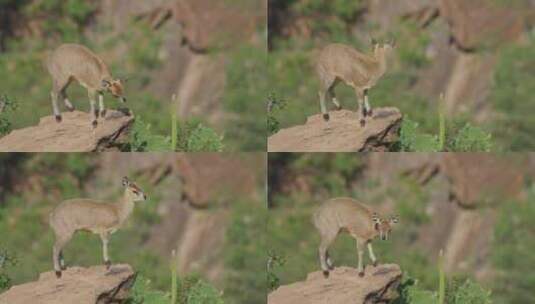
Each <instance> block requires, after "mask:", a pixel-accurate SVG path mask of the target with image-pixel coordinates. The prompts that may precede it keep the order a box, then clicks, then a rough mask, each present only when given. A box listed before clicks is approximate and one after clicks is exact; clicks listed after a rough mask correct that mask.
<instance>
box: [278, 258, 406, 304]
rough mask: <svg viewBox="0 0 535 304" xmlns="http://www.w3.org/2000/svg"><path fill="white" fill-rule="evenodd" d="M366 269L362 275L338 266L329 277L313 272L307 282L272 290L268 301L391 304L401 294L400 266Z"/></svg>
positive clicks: (313, 303) (316, 303)
mask: <svg viewBox="0 0 535 304" xmlns="http://www.w3.org/2000/svg"><path fill="white" fill-rule="evenodd" d="M365 272H366V275H365V276H364V277H362V278H361V277H359V276H358V271H357V269H354V268H350V267H338V268H336V269H335V270H334V271H332V272H331V273H330V276H329V278H327V279H326V278H324V277H323V274H322V272H321V271H317V272H313V273H310V274H309V275H308V277H307V279H306V280H305V281H301V282H296V283H293V284H290V285H285V286H281V287H279V288H278V289H277V290H275V291H273V292H272V293H270V294H269V296H268V304H305V303H306V304H325V303H329V304H372V303H389V302H390V301H391V300H393V299H395V298H397V297H398V294H397V291H396V289H397V286H398V285H399V283H400V282H401V270H400V268H399V266H398V265H395V264H385V265H380V266H378V267H376V268H374V267H366V270H365Z"/></svg>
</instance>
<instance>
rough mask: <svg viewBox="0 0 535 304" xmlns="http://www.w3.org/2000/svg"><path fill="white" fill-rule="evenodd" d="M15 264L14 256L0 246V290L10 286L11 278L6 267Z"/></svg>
mask: <svg viewBox="0 0 535 304" xmlns="http://www.w3.org/2000/svg"><path fill="white" fill-rule="evenodd" d="M0 245H1V244H0ZM16 265H17V260H16V259H15V257H13V256H12V255H11V254H10V253H9V252H7V251H5V250H3V249H2V248H1V247H0V292H2V291H4V290H6V289H8V288H9V287H10V286H11V278H10V277H9V276H8V275H7V273H6V269H7V268H9V267H13V266H16Z"/></svg>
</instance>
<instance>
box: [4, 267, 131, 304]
mask: <svg viewBox="0 0 535 304" xmlns="http://www.w3.org/2000/svg"><path fill="white" fill-rule="evenodd" d="M135 277H136V276H135V273H134V271H133V269H132V267H130V266H129V265H124V264H122V265H113V266H112V268H111V269H110V270H109V271H106V269H105V267H104V266H93V267H89V268H82V267H71V268H68V269H67V270H66V271H65V272H64V273H63V277H62V278H61V279H58V278H56V275H55V274H54V272H53V271H50V272H45V273H42V274H41V276H40V277H39V280H37V281H35V282H30V283H26V284H22V285H18V286H14V287H12V288H10V289H9V290H8V291H6V292H4V293H3V294H1V295H0V304H28V303H32V304H65V303H76V304H95V303H97V304H103V303H116V302H118V301H121V300H124V299H126V297H127V295H128V291H129V289H130V287H131V286H132V284H134V281H135Z"/></svg>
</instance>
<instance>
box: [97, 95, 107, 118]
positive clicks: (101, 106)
mask: <svg viewBox="0 0 535 304" xmlns="http://www.w3.org/2000/svg"><path fill="white" fill-rule="evenodd" d="M98 109H99V111H100V117H102V118H104V116H106V108H104V95H102V94H98Z"/></svg>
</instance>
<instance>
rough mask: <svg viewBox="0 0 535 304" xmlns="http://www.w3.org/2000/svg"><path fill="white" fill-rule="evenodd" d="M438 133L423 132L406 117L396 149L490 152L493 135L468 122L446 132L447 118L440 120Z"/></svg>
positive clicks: (408, 150) (407, 150) (409, 150)
mask: <svg viewBox="0 0 535 304" xmlns="http://www.w3.org/2000/svg"><path fill="white" fill-rule="evenodd" d="M439 121H440V122H441V123H440V127H439V133H438V135H431V134H426V133H422V132H420V130H419V124H418V123H417V122H415V121H412V120H411V119H410V118H408V117H406V118H404V119H403V122H402V123H401V129H400V138H399V141H398V142H397V143H396V144H395V145H394V150H395V151H405V152H443V151H453V152H470V151H477V152H490V151H491V149H492V147H493V144H492V135H491V134H489V133H486V132H485V131H484V130H482V129H481V128H478V127H474V126H472V125H471V124H470V123H466V124H465V125H464V126H463V127H462V128H458V127H456V126H453V127H451V128H449V130H448V131H449V132H446V123H445V120H443V118H442V119H440V120H439Z"/></svg>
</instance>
